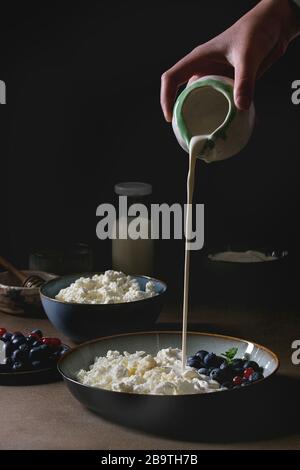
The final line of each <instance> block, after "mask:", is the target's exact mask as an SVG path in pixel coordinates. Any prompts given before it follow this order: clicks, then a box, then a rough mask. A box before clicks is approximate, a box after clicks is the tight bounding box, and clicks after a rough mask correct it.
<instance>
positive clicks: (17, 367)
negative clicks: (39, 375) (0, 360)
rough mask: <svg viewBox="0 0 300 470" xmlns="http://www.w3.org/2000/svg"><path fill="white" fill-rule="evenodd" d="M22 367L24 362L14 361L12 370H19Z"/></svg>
mask: <svg viewBox="0 0 300 470" xmlns="http://www.w3.org/2000/svg"><path fill="white" fill-rule="evenodd" d="M23 369H24V364H23V363H22V362H15V363H14V364H13V366H12V370H14V371H16V372H17V371H21V370H23Z"/></svg>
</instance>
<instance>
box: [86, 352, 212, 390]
mask: <svg viewBox="0 0 300 470" xmlns="http://www.w3.org/2000/svg"><path fill="white" fill-rule="evenodd" d="M181 358H182V351H181V350H180V349H172V348H167V349H161V350H160V351H159V352H158V353H157V355H156V356H152V355H150V354H146V353H145V352H144V351H137V352H135V353H133V354H130V353H128V352H127V351H125V352H124V353H123V354H121V353H120V352H119V351H108V353H107V355H106V356H105V357H96V359H95V362H94V364H92V365H91V366H90V368H89V370H83V369H81V370H80V371H79V372H78V374H77V378H78V380H79V382H81V383H82V384H84V385H91V386H93V387H97V388H103V389H105V390H113V391H115V392H127V393H139V394H150V395H186V394H196V393H207V392H215V391H218V390H221V387H220V385H219V383H218V382H216V381H215V380H210V379H209V378H208V377H207V376H205V375H201V374H199V373H198V372H197V371H196V369H193V368H192V367H188V366H186V367H185V369H184V370H183V369H182V363H181Z"/></svg>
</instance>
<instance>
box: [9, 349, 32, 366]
mask: <svg viewBox="0 0 300 470" xmlns="http://www.w3.org/2000/svg"><path fill="white" fill-rule="evenodd" d="M27 356H28V355H27V354H26V353H24V352H23V351H20V349H16V350H15V351H14V352H13V353H12V356H11V358H12V361H13V362H22V363H23V362H24V361H25V360H26V358H27Z"/></svg>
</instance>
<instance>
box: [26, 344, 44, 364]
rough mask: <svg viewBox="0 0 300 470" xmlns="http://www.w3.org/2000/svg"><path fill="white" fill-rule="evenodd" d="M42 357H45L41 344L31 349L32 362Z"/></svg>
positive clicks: (30, 358) (30, 357)
mask: <svg viewBox="0 0 300 470" xmlns="http://www.w3.org/2000/svg"><path fill="white" fill-rule="evenodd" d="M42 357H43V351H42V350H41V346H39V347H37V348H32V349H30V352H29V360H30V362H31V363H33V362H35V361H41V360H42Z"/></svg>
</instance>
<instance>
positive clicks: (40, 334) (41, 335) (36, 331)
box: [30, 329, 43, 338]
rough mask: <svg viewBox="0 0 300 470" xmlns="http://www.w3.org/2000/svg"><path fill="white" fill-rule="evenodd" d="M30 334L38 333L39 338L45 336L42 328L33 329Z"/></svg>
mask: <svg viewBox="0 0 300 470" xmlns="http://www.w3.org/2000/svg"><path fill="white" fill-rule="evenodd" d="M30 334H31V335H32V334H33V335H37V336H38V337H39V338H42V337H43V333H42V331H41V330H38V329H35V330H32V331H31V333H30Z"/></svg>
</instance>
